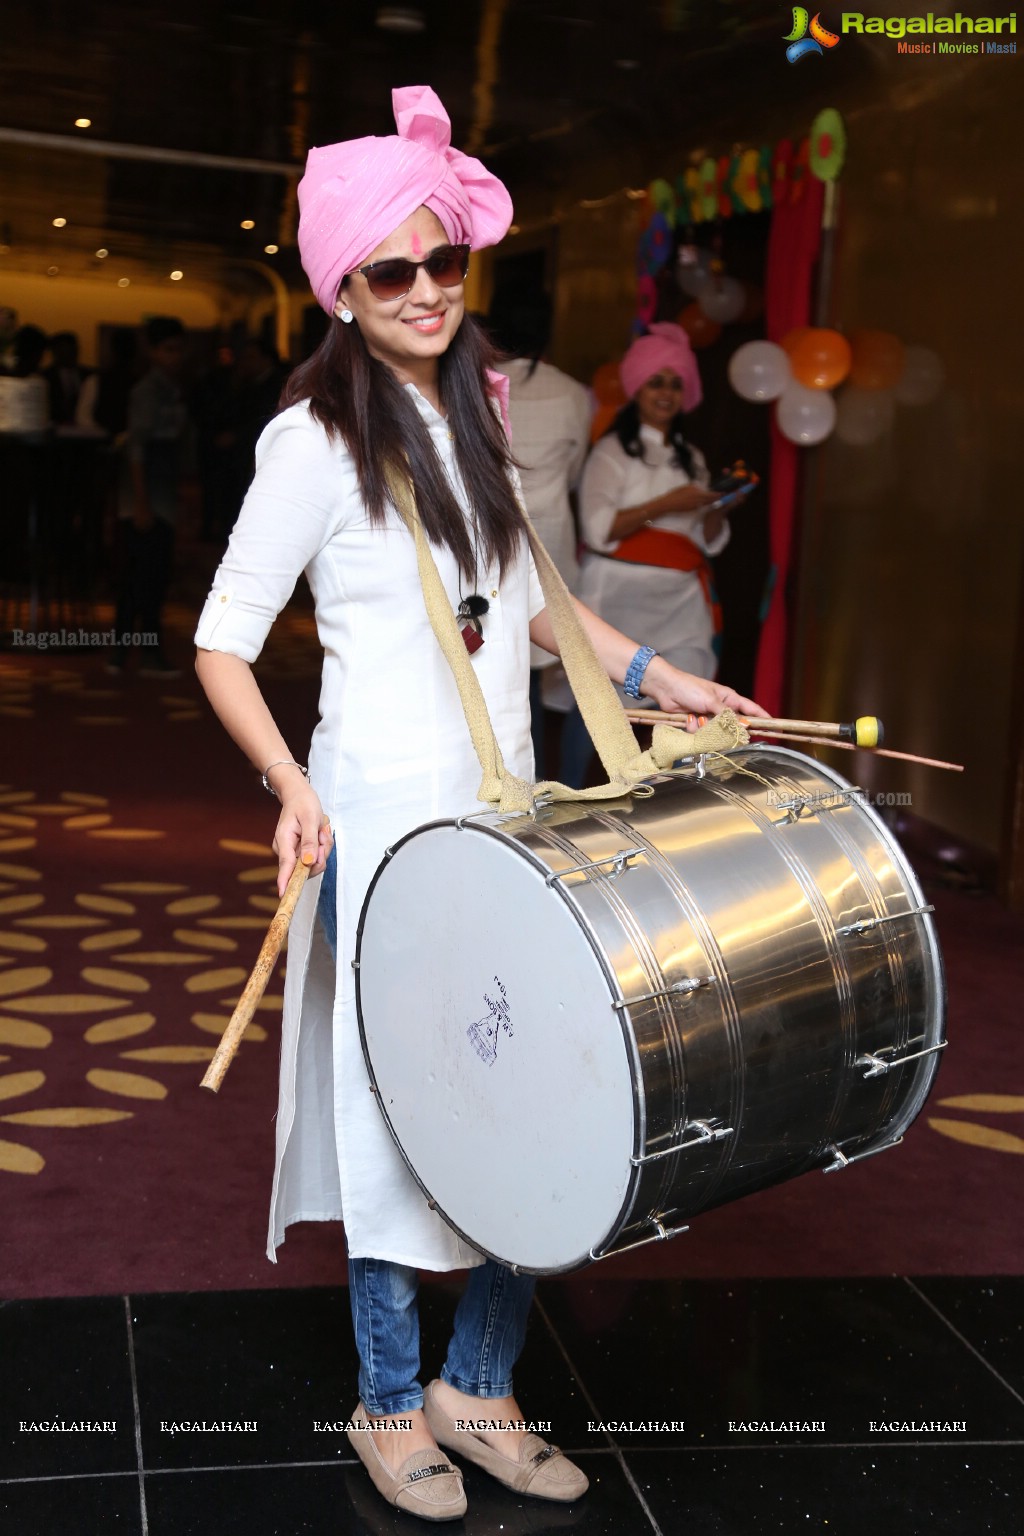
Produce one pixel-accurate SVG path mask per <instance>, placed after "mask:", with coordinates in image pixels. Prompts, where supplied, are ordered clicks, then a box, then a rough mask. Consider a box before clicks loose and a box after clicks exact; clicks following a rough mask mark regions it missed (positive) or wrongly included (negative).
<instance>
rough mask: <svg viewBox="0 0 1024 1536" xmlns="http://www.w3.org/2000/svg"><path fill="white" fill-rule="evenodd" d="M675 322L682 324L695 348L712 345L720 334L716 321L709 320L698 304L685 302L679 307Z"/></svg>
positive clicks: (720, 329) (720, 330)
mask: <svg viewBox="0 0 1024 1536" xmlns="http://www.w3.org/2000/svg"><path fill="white" fill-rule="evenodd" d="M676 324H677V325H681V326H682V328H683V330H684V331H685V332H686V334H687V336H689V338H690V341H691V343H692V344H693V346H694V347H696V348H700V347H711V346H713V345H714V344H715V342H716V341H717V340H718V338H719V336H721V334H722V327H721V326H720V325H719V323H718V321H717V320H709V319H708V317H707V315H706V314H705V313H704V311H703V310H702V309H701V307H700V305H699V304H687V306H686V308H685V309H681V310H680V311H679V313H678V315H677V316H676Z"/></svg>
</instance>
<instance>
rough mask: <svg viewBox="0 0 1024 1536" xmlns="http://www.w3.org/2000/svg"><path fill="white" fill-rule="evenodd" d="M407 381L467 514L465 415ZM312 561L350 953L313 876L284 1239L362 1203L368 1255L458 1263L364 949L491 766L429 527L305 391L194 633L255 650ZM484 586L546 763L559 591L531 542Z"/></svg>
mask: <svg viewBox="0 0 1024 1536" xmlns="http://www.w3.org/2000/svg"><path fill="white" fill-rule="evenodd" d="M406 387H407V388H408V389H409V390H410V391H411V393H412V396H413V398H414V400H415V402H416V405H417V407H418V409H419V411H420V414H421V416H422V417H423V419H424V421H425V422H426V424H427V426H428V428H429V431H430V434H431V437H432V439H433V441H434V444H435V446H436V448H437V451H438V454H439V455H440V458H441V460H442V463H443V464H444V466H445V468H446V470H447V473H448V476H449V479H450V481H451V484H452V488H453V490H454V492H455V495H456V498H457V500H458V501H459V503H460V505H461V506H462V508H463V510H464V511H465V512H466V513H467V516H468V507H467V500H466V494H465V491H464V488H463V486H462V483H461V480H460V478H459V475H458V471H457V468H456V466H455V462H454V455H453V444H452V442H451V440H450V438H449V435H448V427H447V423H446V422H445V421H444V420H443V419H442V418H441V417H440V416H439V415H438V414H437V413H436V412H435V411H434V410H433V408H432V407H431V406H430V405H429V404H428V403H427V402H426V401H425V400H424V399H423V398H422V396H421V395H420V394H419V393H418V392H417V391H416V390H415V389H413V387H412V386H411V385H407V386H406ZM433 552H434V555H435V558H436V560H437V565H438V569H439V571H440V573H441V578H442V581H443V582H444V585H445V589H446V591H447V592H448V595H449V597H450V599H451V602H452V605H453V607H456V606H457V605H458V602H459V573H458V568H457V566H456V564H455V561H454V560H453V558H452V556H451V555H450V554H449V553H448V551H446V550H438V549H435V550H434V551H433ZM303 571H304V572H305V573H306V577H307V579H308V581H309V585H310V588H311V590H312V593H313V597H314V600H315V604H316V621H317V628H318V632H319V635H320V640H321V643H322V645H323V649H324V668H323V682H322V688H321V694H320V717H321V718H320V723H319V725H318V726H317V728H316V730H315V732H314V735H313V741H312V745H311V747H310V753H309V772H310V780H311V782H312V784H313V786H314V787H315V789H316V791H317V793H318V794H319V796H320V800H321V803H322V804H323V808H324V811H325V813H326V814H327V815H328V816H329V817H330V820H331V826H332V828H333V829H334V836H335V840H336V844H337V856H338V964H337V970H336V972H335V968H334V966H333V965H332V963H331V957H330V953H329V951H328V949H327V946H326V943H325V941H324V938H323V935H322V932H321V930H320V927H319V924H317V923H316V921H315V917H316V901H317V896H318V894H319V887H320V881H319V880H316V881H311V882H310V883H309V884H308V886H307V888H306V890H305V891H304V893H303V895H302V898H301V899H300V902H299V906H298V909H297V911H296V914H295V918H294V920H293V923H292V928H291V935H290V939H289V952H288V974H287V979H286V982H285V1002H284V1018H283V1024H282V1040H281V1078H280V1098H279V1105H278V1115H277V1165H276V1169H275V1174H274V1188H273V1194H272V1198H271V1214H270V1235H269V1247H268V1256H269V1257H270V1258H271V1259H273V1258H274V1250H275V1249H276V1247H277V1245H278V1244H279V1243H281V1242H282V1241H283V1239H284V1232H285V1228H286V1227H287V1226H288V1225H289V1224H290V1223H291V1222H293V1221H325V1220H338V1219H344V1222H345V1232H346V1239H347V1242H348V1248H349V1253H350V1254H351V1255H352V1256H353V1257H374V1258H380V1259H390V1260H393V1261H395V1262H397V1263H402V1264H409V1265H414V1266H416V1267H418V1268H423V1269H437V1270H446V1269H457V1268H461V1267H463V1266H465V1265H472V1264H477V1263H480V1262H481V1258H480V1255H479V1254H478V1253H476V1251H475V1250H474V1249H472V1248H470V1247H468V1246H467V1245H466V1244H465V1243H463V1242H461V1241H460V1239H459V1238H458V1237H457V1236H456V1235H455V1233H454V1232H452V1231H451V1229H450V1228H449V1227H448V1226H447V1225H446V1224H445V1223H444V1222H443V1221H442V1220H441V1218H440V1217H439V1216H438V1215H437V1213H436V1212H434V1211H431V1210H430V1209H429V1208H428V1206H427V1202H426V1199H425V1197H424V1195H423V1194H422V1192H421V1191H420V1189H419V1187H418V1185H417V1184H416V1182H415V1180H414V1179H413V1178H412V1176H411V1174H410V1173H409V1171H408V1169H407V1168H406V1166H405V1163H404V1162H403V1160H402V1158H401V1155H400V1153H399V1152H398V1150H397V1148H396V1147H395V1145H394V1143H393V1141H392V1139H391V1136H390V1133H389V1131H388V1129H387V1126H386V1125H385V1123H384V1119H383V1117H382V1115H381V1114H380V1112H379V1110H378V1108H377V1102H376V1098H375V1096H374V1095H373V1094H371V1093H370V1092H369V1087H368V1083H369V1078H368V1074H367V1071H366V1066H365V1063H364V1061H363V1057H362V1051H361V1049H360V1045H359V1032H358V1025H357V1019H356V1008H355V983H354V979H353V971H352V959H353V955H354V952H355V934H356V925H357V922H358V918H359V912H360V908H361V906H362V902H363V897H364V895H365V892H366V889H367V887H368V885H369V883H370V880H371V878H372V876H373V873H374V871H375V870H376V868H377V866H378V864H379V863H380V860H381V858H382V857H383V854H384V850H385V848H386V847H387V846H388V845H389V844H390V843H393V842H394V841H395V840H396V839H397V838H399V837H401V836H402V835H403V834H404V833H406V832H409V831H411V830H412V829H413V828H414V827H417V826H419V825H421V824H422V823H423V822H426V821H430V820H432V819H434V818H436V817H441V816H455V815H462V814H466V813H471V812H473V811H478V810H481V809H483V807H482V806H481V804H480V802H479V801H478V800H477V790H478V788H479V785H480V777H481V772H480V765H479V763H478V761H477V759H476V755H475V753H474V752H473V748H472V745H471V742H470V738H469V731H468V728H467V726H466V722H465V717H464V715H463V712H462V706H461V704H460V702H459V695H458V691H457V689H456V686H455V681H454V678H453V677H452V674H451V671H450V669H449V667H448V664H447V662H446V661H445V660H444V657H443V655H442V654H441V650H440V648H439V646H438V644H437V642H436V640H435V639H434V635H433V632H432V630H431V628H430V622H429V619H428V618H427V613H426V609H425V606H424V602H423V596H422V591H421V588H420V582H419V577H418V574H417V570H416V556H415V551H414V547H413V541H412V538H411V536H410V535H409V533H408V532H407V531H406V529H405V527H404V526H403V524H402V523H401V520H400V519H399V518H398V516H397V514H395V513H394V512H391V513H390V514H389V517H388V522H387V526H386V527H384V528H373V527H371V525H370V522H369V519H368V517H367V514H366V510H365V507H364V506H363V502H362V498H361V495H360V491H359V484H358V480H357V478H356V474H355V470H354V468H353V465H352V460H351V456H350V455H349V453H348V450H347V449H346V448H345V447H344V445H343V444H342V443H341V442H333V443H332V442H331V441H330V439H329V438H328V436H327V434H326V433H325V432H324V430H323V429H322V428H321V427H320V426H319V425H318V424H317V423H316V422H315V421H314V420H313V419H312V417H311V416H310V414H309V411H308V408H307V406H306V405H305V404H301V405H295V406H292V407H290V409H288V410H286V411H284V412H282V414H281V415H280V416H278V417H276V418H275V420H274V421H272V422H271V424H270V425H269V426H268V427H267V429H266V431H265V432H264V433H263V436H262V437H261V438H260V441H259V444H258V445H257V450H256V477H255V479H254V481H253V483H252V486H251V488H250V490H249V493H248V495H247V496H246V499H245V503H244V505H243V507H242V511H241V514H240V516H239V518H238V522H237V523H236V525H235V529H234V531H233V532H232V535H231V541H230V543H229V545H228V549H227V552H226V554H225V556H224V559H223V561H222V563H221V566H220V568H219V570H218V572H217V575H216V577H215V578H214V584H213V588H212V590H211V592H210V596H209V598H208V599H207V603H206V606H205V608H204V609H203V613H202V616H201V618H200V622H199V628H198V630H197V632H196V644H197V645H199V646H200V647H202V648H204V649H207V650H214V651H227V652H230V653H231V654H233V655H236V656H240V657H242V658H243V659H244V660H246V661H250V662H251V661H255V659H256V657H257V656H258V655H259V652H260V649H261V647H262V645H263V642H264V640H265V638H266V635H267V633H268V631H269V629H270V627H271V625H272V624H273V622H274V619H275V618H276V616H277V614H278V613H279V612H280V610H281V608H282V607H283V606H284V604H285V603H286V602H287V600H288V598H289V596H290V595H291V592H292V589H293V587H294V585H295V582H296V579H297V577H298V576H299V574H300V573H301V572H303ZM470 590H471V587H470V586H469V585H468V584H467V583H466V582H465V581H463V584H462V591H463V592H464V593H468V592H469V591H470ZM477 590H478V591H480V592H482V593H483V594H484V595H485V596H486V597H487V599H488V602H489V604H490V607H489V610H488V612H487V614H486V615H485V617H484V620H483V625H484V636H485V643H484V645H483V647H482V648H481V649H480V650H479V651H477V652H476V653H475V656H474V658H473V665H474V667H475V668H476V671H477V675H478V676H479V678H480V682H481V684H482V686H483V690H484V694H485V696H486V698H487V703H488V707H489V709H490V713H491V719H492V721H493V723H494V729H495V734H496V735H497V738H498V743H499V746H500V748H501V753H502V756H503V758H504V761H505V763H506V765H507V767H508V768H509V770H510V771H511V772H512V773H515V774H519V775H522V776H524V777H526V778H532V776H533V756H532V748H531V743H530V715H529V701H528V690H529V633H528V625H529V621H530V619H531V618H533V617H534V616H535V615H536V614H537V613H539V612H540V610H541V609H542V608H543V606H544V599H543V596H542V594H541V592H540V587H539V585H538V583H537V579H536V575H535V573H534V572H533V569H532V562H531V561H530V559H529V556H528V553H527V552H526V549H525V541H524V548H523V554H522V555H521V557H520V559H518V560H517V561H516V563H515V565H514V566H513V567H512V569H511V570H509V571H508V572H506V574H505V577H504V578H503V579H502V580H501V581H500V582H499V580H498V577H497V574H496V572H495V571H493V570H489V571H487V572H484V573H481V574H480V575H479V576H478V579H477ZM294 745H295V749H296V750H297V748H298V744H297V743H296V744H294ZM437 895H438V899H439V900H443V899H444V892H443V891H438V893H437ZM411 1022H413V1023H414V1022H415V1021H411Z"/></svg>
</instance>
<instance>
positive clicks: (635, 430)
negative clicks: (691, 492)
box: [605, 400, 696, 480]
mask: <svg viewBox="0 0 1024 1536" xmlns="http://www.w3.org/2000/svg"><path fill="white" fill-rule="evenodd" d="M612 432H614V433H615V436H616V437H617V438H618V440H619V442H620V443H621V444H622V446H623V448H624V449H625V451H626V452H627V453H628V454H629V457H630V458H631V459H642V458H643V456H644V445H643V443H642V442H641V441H640V410H639V407H638V406H637V403H636V401H635V400H630V401H629V402H628V404H626V405H624V406H623V407H622V410H621V411H620V412H619V413H618V415H617V416H616V418H615V420H614V421H613V422H612V424H611V426H610V427H609V428H608V431H607V432H606V433H605V436H606V437H608V436H610V435H611V433H612ZM665 441H666V442H667V443H670V444H671V445H672V447H673V448H674V449H675V459H676V463H677V464H678V465H679V468H680V469H682V470H685V471H686V473H687V474H688V475H689V477H690V479H691V480H692V479H693V478H694V473H695V470H696V465H695V463H694V458H693V449H692V448H691V446H690V444H689V443H688V442H687V441H686V438H685V437H684V436H683V413H682V411H677V412H676V414H675V415H674V416H673V417H672V420H671V421H670V422H669V427H668V433H667V434H666V438H665Z"/></svg>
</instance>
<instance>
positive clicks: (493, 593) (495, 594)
mask: <svg viewBox="0 0 1024 1536" xmlns="http://www.w3.org/2000/svg"><path fill="white" fill-rule="evenodd" d="M497 595H498V589H497V587H495V589H494V591H493V592H492V593H491V596H492V597H497Z"/></svg>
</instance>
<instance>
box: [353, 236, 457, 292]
mask: <svg viewBox="0 0 1024 1536" xmlns="http://www.w3.org/2000/svg"><path fill="white" fill-rule="evenodd" d="M420 267H426V269H427V276H428V277H430V278H433V280H434V282H435V283H437V285H438V287H439V288H457V287H458V285H459V284H460V283H464V282H465V280H466V273H467V272H468V271H469V246H468V245H442V246H439V247H438V249H437V250H436V251H431V253H430V255H429V256H425V257H424V258H423V260H422V261H407V260H406V258H405V257H404V256H395V257H392V258H391V259H390V260H389V261H371V262H370V264H369V265H368V266H366V267H356V272H359V273H360V274H361V275H362V276H363V277H365V278H366V286H367V287H368V288H369V290H370V292H371V293H372V294H373V296H374V298H375V299H384V300H387V299H404V297H405V295H406V294H407V293H411V292H412V289H413V287H414V285H415V283H416V273H417V272H418V271H419V269H420Z"/></svg>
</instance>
